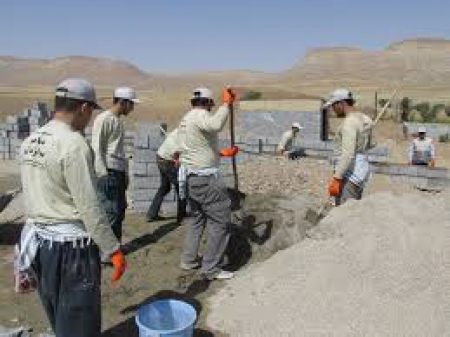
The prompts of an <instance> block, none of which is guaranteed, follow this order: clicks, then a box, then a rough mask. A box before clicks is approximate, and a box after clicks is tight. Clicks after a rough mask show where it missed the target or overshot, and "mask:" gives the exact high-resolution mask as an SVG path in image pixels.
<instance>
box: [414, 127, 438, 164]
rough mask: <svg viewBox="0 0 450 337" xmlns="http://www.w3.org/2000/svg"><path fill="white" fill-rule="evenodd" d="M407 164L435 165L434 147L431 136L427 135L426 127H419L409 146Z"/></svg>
mask: <svg viewBox="0 0 450 337" xmlns="http://www.w3.org/2000/svg"><path fill="white" fill-rule="evenodd" d="M409 164H410V165H416V166H429V167H435V166H436V149H435V146H434V141H433V139H432V138H430V137H427V129H426V127H424V126H421V127H419V130H418V132H417V137H416V138H414V140H413V142H412V144H411V146H410V148H409Z"/></svg>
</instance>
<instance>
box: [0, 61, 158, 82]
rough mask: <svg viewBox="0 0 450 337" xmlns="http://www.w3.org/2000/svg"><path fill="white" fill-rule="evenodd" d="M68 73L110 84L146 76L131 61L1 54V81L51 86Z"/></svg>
mask: <svg viewBox="0 0 450 337" xmlns="http://www.w3.org/2000/svg"><path fill="white" fill-rule="evenodd" d="M67 77H85V78H88V79H89V80H91V81H92V82H95V83H98V84H112V85H118V84H121V83H128V82H133V83H141V82H144V81H148V80H149V75H148V74H146V73H145V72H143V71H141V70H140V69H139V68H137V67H135V66H134V65H132V64H130V63H127V62H124V61H120V60H113V59H108V58H98V57H86V56H68V57H58V58H55V59H50V60H46V59H26V58H17V57H11V56H4V57H1V56H0V84H1V85H52V86H53V85H55V84H57V83H58V82H59V81H61V80H63V79H65V78H67Z"/></svg>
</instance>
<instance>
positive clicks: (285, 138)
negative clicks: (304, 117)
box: [278, 123, 303, 155]
mask: <svg viewBox="0 0 450 337" xmlns="http://www.w3.org/2000/svg"><path fill="white" fill-rule="evenodd" d="M301 129H303V127H302V126H301V125H300V123H292V126H291V128H290V129H289V130H287V131H285V132H284V133H283V135H282V136H281V140H280V142H279V143H278V153H279V154H280V155H284V154H285V153H286V152H288V151H290V150H292V144H293V142H294V139H295V138H296V137H297V135H298V133H299V131H300V130H301Z"/></svg>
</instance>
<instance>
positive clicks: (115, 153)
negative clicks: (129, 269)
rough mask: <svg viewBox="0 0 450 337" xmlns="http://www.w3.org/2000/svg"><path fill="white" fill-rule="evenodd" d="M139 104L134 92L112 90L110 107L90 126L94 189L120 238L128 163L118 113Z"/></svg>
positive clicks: (124, 207)
mask: <svg viewBox="0 0 450 337" xmlns="http://www.w3.org/2000/svg"><path fill="white" fill-rule="evenodd" d="M136 103H139V99H138V98H137V97H136V93H135V91H134V90H133V89H131V88H128V87H120V88H117V89H116V90H115V91H114V97H113V106H112V107H111V108H110V109H109V110H106V111H103V112H102V113H100V114H99V115H98V116H97V117H96V118H95V120H94V125H93V127H92V148H93V150H94V153H95V173H96V174H97V177H98V189H99V192H100V193H101V196H102V202H103V204H104V207H105V209H106V213H107V215H108V217H109V220H110V223H111V226H112V228H113V231H114V234H115V235H116V237H117V238H118V239H119V241H121V240H122V222H123V220H124V218H125V210H126V208H127V201H126V189H127V187H128V172H127V171H128V165H127V159H126V156H125V148H124V141H125V128H124V125H123V122H122V120H121V117H122V116H128V115H129V114H130V113H131V112H132V111H133V109H134V105H135V104H136Z"/></svg>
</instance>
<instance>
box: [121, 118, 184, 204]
mask: <svg viewBox="0 0 450 337" xmlns="http://www.w3.org/2000/svg"><path fill="white" fill-rule="evenodd" d="M164 137H165V135H164V132H163V126H162V125H160V124H140V125H139V126H138V128H137V130H136V133H135V138H134V154H133V165H132V178H131V186H130V188H131V189H132V199H133V207H134V210H135V211H137V212H146V211H147V210H148V208H149V207H150V205H151V202H152V200H153V198H154V197H155V195H156V192H157V191H158V188H159V183H160V174H159V169H158V166H157V164H156V152H157V151H158V148H159V147H160V145H161V144H162V142H163V141H164ZM161 211H162V212H163V213H168V212H170V213H172V212H176V193H175V191H174V190H173V189H172V191H171V192H170V193H169V194H168V195H167V196H166V198H165V199H164V202H163V204H162V206H161Z"/></svg>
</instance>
